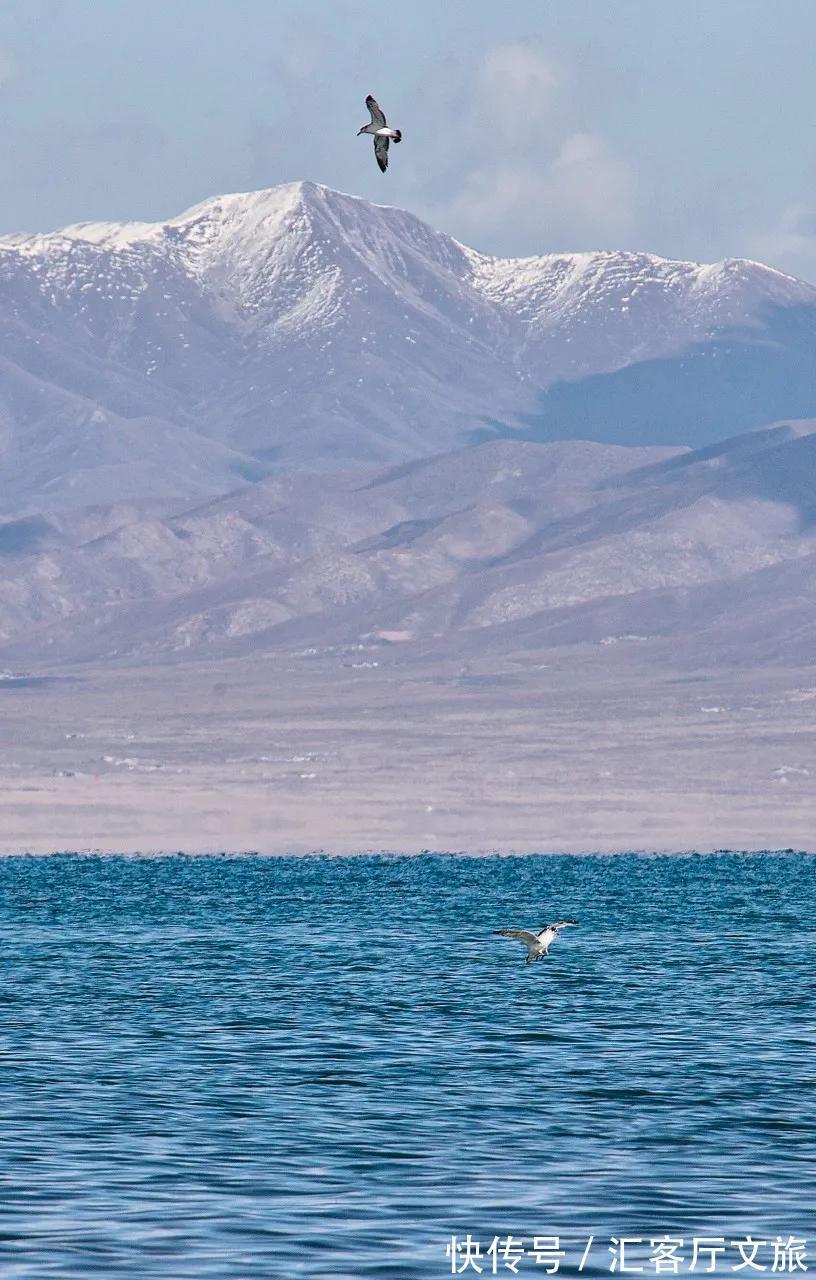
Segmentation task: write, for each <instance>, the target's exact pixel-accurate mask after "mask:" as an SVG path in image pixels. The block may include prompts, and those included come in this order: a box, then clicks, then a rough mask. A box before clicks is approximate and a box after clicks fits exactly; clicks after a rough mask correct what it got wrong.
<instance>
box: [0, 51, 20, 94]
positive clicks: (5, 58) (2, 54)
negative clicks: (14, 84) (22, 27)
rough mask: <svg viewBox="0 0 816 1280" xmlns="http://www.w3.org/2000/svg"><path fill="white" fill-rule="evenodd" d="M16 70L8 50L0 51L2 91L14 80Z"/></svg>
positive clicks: (0, 84) (0, 83)
mask: <svg viewBox="0 0 816 1280" xmlns="http://www.w3.org/2000/svg"><path fill="white" fill-rule="evenodd" d="M16 69H17V68H16V66H15V63H14V59H13V58H12V56H11V54H10V53H9V51H8V49H0V89H1V88H2V87H3V86H4V85H7V84H9V83H10V82H11V81H12V80H13V79H14V75H15V72H16Z"/></svg>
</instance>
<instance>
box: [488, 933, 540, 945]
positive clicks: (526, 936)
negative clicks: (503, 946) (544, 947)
mask: <svg viewBox="0 0 816 1280" xmlns="http://www.w3.org/2000/svg"><path fill="white" fill-rule="evenodd" d="M496 933H500V934H501V936H502V937H503V938H516V939H517V940H518V941H519V942H526V943H527V945H528V946H531V945H534V944H535V943H536V942H538V938H537V937H536V935H535V934H534V933H530V930H529V929H497V930H496Z"/></svg>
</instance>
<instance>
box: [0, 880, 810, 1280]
mask: <svg viewBox="0 0 816 1280" xmlns="http://www.w3.org/2000/svg"><path fill="white" fill-rule="evenodd" d="M564 915H566V916H575V917H576V918H577V919H578V920H579V922H580V925H579V928H577V929H574V930H568V931H565V934H564V936H563V937H562V938H561V940H560V941H558V942H557V943H556V944H555V945H554V947H553V949H552V952H551V954H550V956H549V958H548V959H547V960H546V961H544V962H543V963H539V964H534V965H529V966H526V965H525V964H524V951H523V949H522V948H521V946H520V945H519V944H517V943H513V942H509V941H506V940H504V939H502V938H496V937H494V936H493V935H492V933H491V930H493V929H494V928H498V927H501V926H505V925H536V926H537V925H540V924H544V923H546V922H547V921H548V920H549V919H553V918H557V917H559V916H564ZM0 948H1V949H2V967H3V979H2V984H1V985H0V1053H1V1054H2V1059H1V1061H2V1107H0V1136H1V1137H2V1141H1V1142H0V1191H1V1192H2V1194H1V1195H0V1276H2V1277H3V1278H4V1280H7V1278H16V1277H23V1276H25V1277H32V1278H33V1277H36V1278H37V1280H42V1278H44V1277H48V1278H51V1277H57V1278H63V1277H71V1278H73V1277H83V1278H84V1277H95V1276H100V1277H105V1278H106V1280H107V1278H108V1277H111V1278H115V1277H119V1276H127V1277H133V1278H134V1280H135V1278H136V1277H138V1278H139V1280H151V1278H152V1277H172V1278H173V1280H181V1278H182V1277H217V1278H218V1280H226V1278H229V1280H254V1278H255V1277H263V1278H264V1280H266V1277H278V1276H280V1277H288V1276H303V1277H320V1278H321V1280H338V1278H352V1280H362V1278H364V1277H394V1278H397V1277H400V1278H402V1277H404V1278H405V1280H412V1278H413V1277H417V1278H418V1280H420V1278H421V1280H425V1277H429V1278H430V1277H437V1276H438V1277H442V1276H445V1275H450V1274H451V1266H452V1262H451V1259H450V1257H448V1256H446V1253H445V1249H446V1245H448V1244H449V1242H450V1238H451V1236H456V1237H457V1242H458V1243H459V1244H461V1240H462V1238H463V1237H464V1236H466V1235H467V1234H468V1233H470V1235H471V1237H472V1240H473V1241H476V1242H478V1243H479V1245H480V1247H481V1250H482V1256H481V1259H479V1257H478V1255H477V1254H476V1253H475V1245H472V1246H471V1255H470V1256H471V1258H472V1259H473V1263H474V1264H475V1265H472V1264H471V1263H470V1262H469V1261H468V1255H467V1252H466V1251H465V1252H462V1251H461V1250H460V1252H459V1253H457V1254H455V1255H454V1260H453V1265H454V1266H455V1267H457V1268H459V1267H460V1266H463V1267H464V1269H463V1270H461V1271H460V1274H464V1275H466V1276H468V1277H472V1276H474V1275H476V1274H484V1275H489V1274H493V1268H494V1265H495V1272H496V1274H499V1275H504V1276H510V1275H512V1274H514V1272H513V1271H512V1270H511V1268H510V1265H509V1258H510V1257H512V1256H513V1255H512V1254H511V1255H509V1256H508V1258H503V1257H502V1256H501V1253H500V1250H501V1248H502V1247H503V1246H502V1245H501V1244H500V1245H499V1246H497V1250H498V1251H499V1252H498V1256H493V1257H491V1256H490V1255H488V1253H487V1250H488V1248H489V1246H490V1245H491V1242H492V1241H493V1239H494V1238H498V1239H499V1241H500V1242H501V1241H505V1240H506V1237H507V1236H508V1235H512V1236H513V1237H514V1238H515V1239H516V1241H518V1240H521V1241H522V1242H523V1243H522V1246H521V1247H522V1248H523V1250H524V1253H523V1256H521V1258H518V1256H517V1257H516V1266H517V1270H516V1272H515V1274H517V1275H519V1276H522V1277H523V1276H541V1275H543V1274H547V1272H548V1264H547V1262H546V1261H542V1263H539V1262H536V1260H535V1256H534V1254H533V1252H532V1248H533V1238H534V1237H536V1236H538V1237H545V1236H558V1237H559V1245H558V1247H559V1248H560V1249H561V1250H562V1251H563V1253H564V1255H565V1256H564V1257H563V1259H560V1274H562V1275H563V1274H569V1275H574V1274H576V1272H577V1268H578V1266H579V1263H580V1260H581V1257H582V1256H583V1255H584V1250H585V1249H586V1248H587V1242H588V1241H590V1238H592V1243H591V1244H590V1246H589V1253H588V1254H587V1256H586V1261H585V1264H584V1271H583V1274H584V1275H589V1276H596V1275H608V1274H609V1267H610V1262H611V1259H612V1256H613V1255H612V1254H611V1253H610V1240H611V1238H612V1237H620V1236H621V1235H623V1236H625V1237H634V1238H638V1237H639V1238H641V1239H642V1240H643V1241H644V1244H643V1245H642V1246H640V1245H637V1244H633V1245H631V1246H629V1253H628V1255H627V1258H628V1260H629V1261H631V1262H632V1263H633V1264H636V1265H644V1266H645V1272H644V1273H643V1274H647V1275H648V1274H655V1266H654V1264H653V1263H652V1262H649V1261H648V1259H649V1257H650V1256H651V1254H652V1253H653V1250H654V1246H652V1245H651V1244H650V1243H649V1241H650V1240H651V1239H652V1238H653V1237H655V1238H656V1237H660V1236H663V1235H670V1236H675V1237H679V1238H682V1239H683V1240H684V1242H685V1243H684V1246H683V1249H682V1250H681V1251H680V1256H682V1257H684V1258H685V1261H684V1263H683V1265H682V1266H681V1268H680V1274H684V1273H686V1272H688V1271H689V1269H690V1253H691V1241H692V1239H693V1237H695V1236H696V1237H703V1236H706V1237H708V1236H714V1237H723V1239H724V1240H725V1241H726V1246H725V1248H726V1252H725V1253H723V1254H717V1255H706V1256H705V1259H703V1258H702V1256H701V1257H698V1260H697V1264H696V1266H695V1271H696V1272H699V1273H703V1272H705V1271H706V1264H707V1262H708V1260H709V1259H710V1257H711V1256H714V1257H716V1262H715V1264H714V1265H715V1271H716V1274H733V1273H734V1272H733V1268H734V1265H735V1264H738V1263H739V1262H740V1261H741V1260H742V1257H743V1255H742V1254H740V1253H738V1252H736V1246H735V1245H732V1244H731V1242H732V1241H735V1240H744V1239H745V1238H746V1237H747V1236H748V1235H749V1234H750V1235H752V1236H753V1237H754V1238H759V1239H761V1240H768V1241H769V1243H768V1245H767V1246H763V1247H762V1250H763V1251H764V1252H763V1251H760V1252H759V1253H757V1254H756V1261H757V1262H758V1263H759V1262H761V1263H764V1264H765V1265H768V1266H770V1262H771V1252H770V1251H771V1249H772V1242H773V1241H774V1240H776V1238H777V1237H782V1238H783V1239H786V1238H787V1237H788V1236H789V1235H792V1236H798V1237H804V1238H805V1239H807V1238H808V1237H810V1247H809V1251H808V1254H807V1255H806V1256H807V1257H808V1259H809V1263H810V1267H811V1269H816V1261H815V1260H814V1259H815V1258H816V1213H814V1199H815V1198H816V1090H814V1078H815V1077H816V1058H815V1057H814V1049H816V995H815V994H814V972H815V969H814V955H816V859H815V858H813V857H804V856H795V855H768V856H764V855H763V856H756V855H755V856H737V855H722V856H720V855H718V856H715V857H675V858H669V857H636V856H633V857H628V856H627V857H616V858H600V857H599V858H594V857H592V858H572V857H540V858H538V857H526V858H507V859H499V858H474V859H470V858H462V859H456V858H449V857H435V856H427V857H421V858H391V857H388V858H386V857H382V858H371V857H364V858H356V859H348V858H343V859H330V858H315V859H308V858H299V859H295V858H292V859H269V858H249V857H247V858H210V857H208V858H201V859H192V858H181V857H173V858H156V859H144V860H139V859H136V858H107V857H104V858H103V857H100V858H94V857H77V858H71V857H67V856H66V857H63V856H60V857H51V858H44V859H36V858H6V859H3V860H0ZM539 1244H540V1245H541V1249H543V1248H544V1245H543V1244H541V1241H539ZM552 1247H555V1246H554V1245H553V1246H552ZM641 1249H642V1250H643V1255H642V1256H639V1252H640V1251H641ZM728 1250H730V1252H728ZM477 1266H481V1268H482V1270H481V1272H479V1271H477ZM708 1274H711V1272H708ZM736 1274H737V1275H748V1276H750V1275H756V1274H757V1272H756V1270H754V1269H751V1268H747V1269H746V1268H743V1269H742V1270H741V1271H737V1272H736ZM799 1274H801V1271H800V1272H799Z"/></svg>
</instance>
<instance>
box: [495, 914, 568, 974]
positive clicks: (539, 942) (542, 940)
mask: <svg viewBox="0 0 816 1280" xmlns="http://www.w3.org/2000/svg"><path fill="white" fill-rule="evenodd" d="M577 923H578V921H577V920H556V921H555V923H554V924H547V925H545V926H544V928H543V929H539V931H538V933H533V932H532V930H530V929H496V930H494V932H495V933H497V934H500V935H501V936H502V937H503V938H515V939H516V941H517V942H523V943H524V945H525V946H526V948H527V963H528V964H530V962H531V961H533V960H543V959H544V956H545V955H546V954H547V952H548V951H549V949H550V946H551V945H552V943H553V942H555V940H556V938H557V937H558V935H559V933H560V932H561V930H562V929H566V928H567V927H568V926H575V925H576V924H577Z"/></svg>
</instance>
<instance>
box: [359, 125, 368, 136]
mask: <svg viewBox="0 0 816 1280" xmlns="http://www.w3.org/2000/svg"><path fill="white" fill-rule="evenodd" d="M365 131H366V127H365V125H361V126H360V128H359V129H358V130H357V137H358V138H359V136H360V134H361V133H365Z"/></svg>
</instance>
